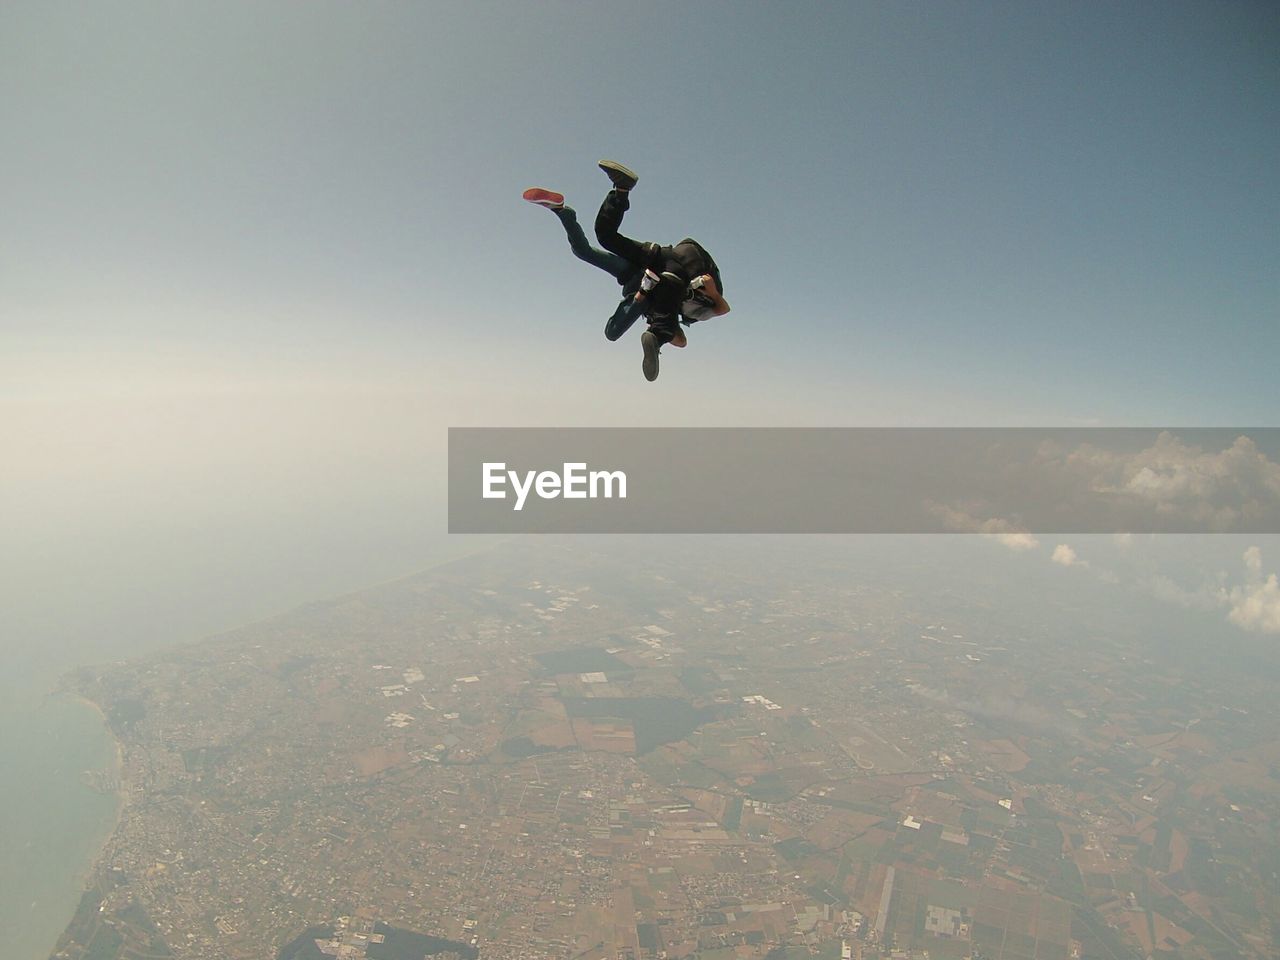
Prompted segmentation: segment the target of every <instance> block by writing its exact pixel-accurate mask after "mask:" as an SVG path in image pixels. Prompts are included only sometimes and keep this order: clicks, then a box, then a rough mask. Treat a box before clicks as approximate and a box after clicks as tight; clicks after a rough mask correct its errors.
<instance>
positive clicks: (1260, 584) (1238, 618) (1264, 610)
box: [1221, 547, 1280, 633]
mask: <svg viewBox="0 0 1280 960" xmlns="http://www.w3.org/2000/svg"><path fill="white" fill-rule="evenodd" d="M1244 564H1245V567H1246V568H1248V570H1249V576H1248V580H1247V582H1246V583H1245V584H1244V586H1241V587H1232V588H1231V589H1230V590H1223V591H1222V593H1221V599H1222V602H1223V603H1225V604H1228V605H1229V606H1230V608H1231V609H1230V610H1229V611H1228V612H1227V619H1228V620H1230V621H1231V622H1232V623H1234V624H1235V625H1236V626H1237V627H1240V628H1241V629H1242V630H1248V631H1249V632H1250V633H1280V578H1277V577H1276V575H1275V574H1274V573H1273V574H1271V575H1270V576H1269V577H1266V578H1265V579H1264V578H1263V576H1262V551H1261V550H1260V549H1258V548H1257V547H1250V548H1249V549H1248V550H1246V551H1245V552H1244Z"/></svg>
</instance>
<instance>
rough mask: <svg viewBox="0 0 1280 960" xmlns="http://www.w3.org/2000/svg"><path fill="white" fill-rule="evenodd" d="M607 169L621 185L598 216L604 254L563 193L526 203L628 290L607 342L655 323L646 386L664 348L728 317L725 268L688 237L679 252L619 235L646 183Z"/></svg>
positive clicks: (537, 193) (648, 337)
mask: <svg viewBox="0 0 1280 960" xmlns="http://www.w3.org/2000/svg"><path fill="white" fill-rule="evenodd" d="M599 167H600V169H601V170H603V171H604V172H605V174H606V175H607V176H608V177H609V180H610V182H611V183H612V184H613V189H612V190H610V191H609V193H608V194H607V195H606V196H605V199H604V202H603V203H602V204H601V205H600V211H599V213H597V214H596V222H595V233H596V239H597V241H598V242H599V243H600V246H601V247H603V248H604V249H598V248H596V247H593V246H591V244H590V243H589V242H588V241H587V238H586V234H584V233H583V231H582V227H581V226H579V224H578V218H577V214H576V213H575V212H574V210H573V208H572V207H569V206H567V205H566V204H565V201H564V196H563V195H562V194H559V193H556V192H555V191H552V190H546V189H544V188H542V187H530V188H529V189H528V190H526V191H525V192H524V199H526V200H528V201H529V202H530V203H536V204H538V205H540V206H544V207H547V208H548V209H549V210H551V211H552V212H553V213H554V214H555V215H556V216H557V217H558V218H559V219H560V222H561V224H562V225H563V226H564V229H565V234H566V235H567V236H568V238H569V247H570V248H571V249H572V250H573V253H574V255H575V256H576V257H578V259H580V260H583V261H585V262H586V263H589V264H591V265H592V266H595V267H599V268H600V269H601V270H604V271H605V272H606V273H608V274H610V275H611V276H613V277H614V278H615V279H616V280H617V281H618V283H619V284H621V285H622V301H621V302H620V303H619V304H618V308H617V309H616V310H615V311H614V312H613V316H611V317H610V318H609V322H608V323H606V324H605V328H604V335H605V337H607V338H608V339H609V340H617V339H618V338H619V337H621V336H622V335H623V334H624V333H626V332H627V330H628V329H630V327H631V325H632V324H634V323H635V321H636V320H637V319H638V318H639V317H640V316H641V315H644V316H645V317H647V318H648V321H649V323H648V329H647V330H645V332H644V333H642V334H641V335H640V345H641V348H642V349H643V351H644V360H643V362H642V364H641V370H642V371H643V372H644V376H645V379H646V380H650V381H653V380H656V379H658V354H659V351H660V350H661V348H662V345H663V344H667V343H670V344H671V345H672V346H675V347H684V346H686V345H687V344H688V342H689V341H688V338H687V337H686V336H685V333H684V331H683V330H681V329H680V324H681V323H683V324H685V325H686V326H687V325H688V324H691V323H697V322H698V321H700V320H708V319H710V318H711V317H720V316H724V315H725V314H726V313H728V312H729V304H728V302H727V301H726V300H725V299H724V295H723V294H722V293H721V289H722V284H721V281H720V269H719V267H717V266H716V262H715V260H713V259H712V258H711V255H710V254H709V253H707V252H706V250H704V249H703V248H702V246H701V245H700V244H699V243H698V242H697V241H696V240H693V239H690V238H685V239H684V240H681V241H680V242H679V243H677V244H675V245H673V246H660V245H658V244H656V243H639V242H637V241H635V240H632V239H630V238H628V237H624V236H622V235H621V234H620V233H619V232H618V228H619V227H620V226H621V225H622V218H623V216H624V215H625V213H626V211H627V209H628V208H629V207H630V205H631V203H630V192H631V189H632V188H633V187H634V186H635V185H636V182H637V180H638V179H639V178H638V177H637V176H636V175H635V173H633V172H632V171H631V170H628V169H627V168H626V167H624V166H623V165H622V164H620V163H616V162H614V161H612V160H601V161H600V163H599Z"/></svg>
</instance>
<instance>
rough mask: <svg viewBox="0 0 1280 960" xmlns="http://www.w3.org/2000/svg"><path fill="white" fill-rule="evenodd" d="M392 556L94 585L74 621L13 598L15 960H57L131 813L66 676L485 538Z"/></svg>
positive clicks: (1, 741) (8, 912)
mask: <svg viewBox="0 0 1280 960" xmlns="http://www.w3.org/2000/svg"><path fill="white" fill-rule="evenodd" d="M371 546H372V545H371ZM395 547H397V549H387V550H377V549H371V550H361V551H357V552H355V553H352V552H350V551H346V552H344V551H329V552H324V553H312V554H310V556H311V557H312V558H313V559H312V560H311V561H310V565H309V566H308V567H307V568H306V569H304V570H301V571H300V570H299V569H298V568H296V567H295V568H293V569H291V570H290V571H289V573H288V575H287V576H284V575H282V574H281V573H280V571H279V570H278V569H277V570H273V569H271V568H269V567H265V566H264V567H262V568H257V569H255V568H252V567H250V568H249V569H246V570H243V571H242V572H241V574H240V575H239V576H238V577H236V578H229V579H227V580H226V581H225V582H222V583H220V584H219V585H218V586H217V588H216V589H211V588H210V585H209V581H208V578H207V572H208V571H207V569H206V568H204V567H200V566H192V567H191V568H190V569H189V570H186V571H184V570H183V569H182V568H181V567H180V566H179V567H177V568H175V567H174V566H173V565H169V566H168V567H167V568H166V569H165V570H164V571H163V572H161V571H158V570H146V569H137V570H133V571H125V572H124V575H125V576H126V578H127V579H128V580H129V582H130V583H132V584H135V585H145V584H146V583H147V582H148V578H149V577H154V578H155V579H156V580H157V581H159V580H163V589H160V588H159V587H157V588H156V589H155V590H148V589H147V588H146V587H145V586H138V587H135V588H134V589H133V591H132V594H129V595H126V594H121V593H120V592H119V591H115V590H113V589H110V588H107V589H105V591H104V592H102V593H101V594H95V593H94V591H93V588H92V585H88V586H84V587H83V588H82V590H81V593H80V594H79V596H80V598H81V601H82V602H81V603H79V604H76V605H75V606H76V609H77V610H78V611H79V613H78V614H77V616H75V617H69V616H61V617H60V616H58V614H57V611H56V610H52V609H50V608H49V607H48V605H47V604H46V602H45V601H46V600H47V596H41V595H40V591H34V592H32V594H31V596H32V597H33V599H32V601H31V603H30V605H29V608H28V609H27V610H23V609H20V608H21V605H22V602H23V601H22V598H21V597H16V598H15V597H14V596H12V595H10V596H7V597H5V600H6V601H7V605H8V609H7V610H6V611H5V613H6V614H10V616H7V617H5V618H4V619H5V622H4V623H3V624H0V626H3V630H0V655H2V659H0V930H3V931H4V937H3V939H4V948H3V954H4V957H5V960H48V958H49V956H50V954H51V953H52V951H53V948H54V945H55V943H56V942H57V939H58V937H59V936H60V935H61V933H62V932H63V930H64V929H66V926H67V924H68V922H69V921H70V920H71V918H72V916H73V915H74V913H75V910H76V906H77V904H78V903H79V901H80V897H81V895H82V893H83V891H84V885H85V881H86V879H87V878H88V876H89V875H90V873H91V871H92V869H93V866H94V864H95V863H96V861H97V859H98V856H99V855H100V853H101V851H102V847H103V844H104V843H105V842H106V840H107V838H108V837H109V836H110V834H111V831H112V830H113V828H114V826H115V823H116V819H117V815H118V812H119V809H120V798H119V795H118V794H117V793H115V792H113V791H112V790H111V786H112V783H111V779H110V777H109V776H107V777H105V778H97V779H95V778H94V777H92V776H90V775H89V774H90V773H91V772H92V771H99V772H102V773H104V774H108V775H109V774H111V773H112V772H114V769H115V765H116V762H117V746H116V743H115V740H114V739H113V738H112V736H111V735H110V733H109V731H108V730H107V728H106V725H105V721H104V718H103V717H102V715H101V714H100V713H99V712H98V711H97V709H96V708H95V707H94V706H93V705H92V704H89V703H87V702H85V701H83V700H80V699H79V698H77V697H75V696H72V695H69V694H63V693H57V692H55V691H56V688H57V686H58V684H59V680H60V678H61V677H62V676H63V675H65V674H66V673H67V672H68V671H71V670H73V669H75V668H77V667H80V666H91V665H94V664H101V663H106V662H109V661H115V660H122V659H128V658H132V657H137V656H146V655H147V654H149V653H152V652H155V651H158V650H161V649H163V648H164V647H165V646H167V645H170V644H173V643H180V642H185V641H190V640H196V639H200V638H201V637H205V636H209V635H213V634H217V633H219V632H222V631H224V630H229V629H231V628H233V627H236V626H240V625H242V624H245V623H251V622H254V621H256V620H260V619H263V618H264V617H268V616H271V615H273V614H276V613H282V612H286V611H287V610H289V609H292V608H293V607H295V606H298V605H299V604H302V603H306V602H308V601H311V600H317V599H322V598H324V597H329V596H335V595H340V594H342V593H346V592H351V591H355V590H358V589H361V588H363V587H367V586H372V585H373V584H375V583H379V582H383V581H386V580H389V579H395V578H396V577H399V576H408V575H411V574H413V573H415V572H417V571H419V570H422V569H426V568H429V567H431V566H434V565H436V564H439V563H443V562H448V561H449V560H451V559H454V558H455V557H458V556H461V555H463V554H465V553H468V552H473V551H474V550H475V549H477V547H476V541H475V540H467V539H465V538H448V539H447V538H443V537H442V538H440V539H438V540H435V541H433V542H432V543H430V544H422V543H415V544H413V545H412V546H408V545H406V544H403V543H400V544H396V545H395ZM316 557H321V558H322V559H319V560H317V559H315V558H316ZM183 587H185V588H186V589H182V588H183ZM53 589H54V588H53V587H50V590H53ZM58 589H64V588H58ZM193 597H198V598H199V599H198V602H193ZM37 601H39V602H37ZM90 601H92V602H90ZM104 788H105V792H104Z"/></svg>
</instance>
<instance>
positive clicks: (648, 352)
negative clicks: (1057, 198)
mask: <svg viewBox="0 0 1280 960" xmlns="http://www.w3.org/2000/svg"><path fill="white" fill-rule="evenodd" d="M640 346H642V347H643V348H644V362H643V363H641V364H640V369H641V370H643V371H644V378H645V379H646V380H648V381H649V382H650V383H653V381H655V380H657V379H658V349H659V347H660V346H661V344H659V343H658V338H657V337H656V336H654V334H653V331H652V330H646V331H645V332H644V333H642V334H640Z"/></svg>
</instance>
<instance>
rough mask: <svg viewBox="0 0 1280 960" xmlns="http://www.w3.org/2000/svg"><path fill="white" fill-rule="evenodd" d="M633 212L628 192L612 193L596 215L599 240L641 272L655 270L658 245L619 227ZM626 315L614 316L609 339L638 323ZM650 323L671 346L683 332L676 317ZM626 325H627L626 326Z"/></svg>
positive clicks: (617, 314) (632, 316)
mask: <svg viewBox="0 0 1280 960" xmlns="http://www.w3.org/2000/svg"><path fill="white" fill-rule="evenodd" d="M629 209H631V195H630V193H629V192H628V191H626V190H610V191H609V193H608V194H607V195H606V196H605V198H604V202H603V203H602V204H600V212H599V213H597V214H596V240H597V241H598V242H599V243H600V246H602V247H604V248H605V249H606V250H608V251H609V252H610V253H613V254H617V255H618V256H619V257H622V259H624V260H626V261H627V262H628V263H630V264H633V265H634V266H635V268H636V270H637V271H643V270H644V269H645V268H647V267H654V265H655V264H654V261H655V259H656V253H657V249H658V248H657V245H656V244H652V243H640V242H639V241H638V240H632V239H631V238H630V237H624V236H623V235H622V234H621V233H619V232H618V228H619V227H621V226H622V218H623V216H624V215H625V214H626V212H627V211H628V210H629ZM623 312H624V311H623V310H622V307H621V306H620V307H619V311H618V313H616V314H614V317H613V319H611V320H610V321H609V324H608V326H606V327H605V336H606V337H608V338H609V339H610V340H616V339H618V337H620V336H622V334H623V333H624V332H626V329H627V327H630V326H631V324H632V323H634V322H635V319H636V318H635V316H634V315H630V316H620V315H621V314H623ZM648 320H649V330H650V331H651V332H652V333H653V334H654V335H655V336H657V338H658V341H659V342H660V343H670V342H671V341H672V340H674V339H675V338H676V336H677V335H678V334H679V333H680V323H679V320H678V319H677V318H676V317H674V316H670V317H652V316H650V317H648ZM619 321H621V322H619ZM623 322H625V326H623V325H622V324H623Z"/></svg>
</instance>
